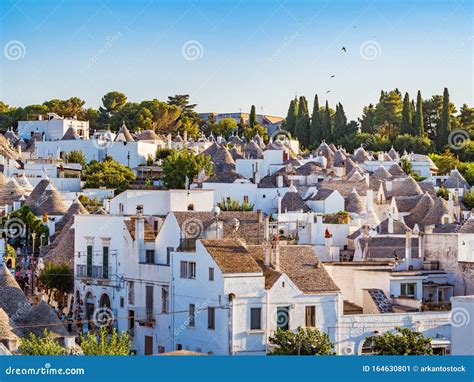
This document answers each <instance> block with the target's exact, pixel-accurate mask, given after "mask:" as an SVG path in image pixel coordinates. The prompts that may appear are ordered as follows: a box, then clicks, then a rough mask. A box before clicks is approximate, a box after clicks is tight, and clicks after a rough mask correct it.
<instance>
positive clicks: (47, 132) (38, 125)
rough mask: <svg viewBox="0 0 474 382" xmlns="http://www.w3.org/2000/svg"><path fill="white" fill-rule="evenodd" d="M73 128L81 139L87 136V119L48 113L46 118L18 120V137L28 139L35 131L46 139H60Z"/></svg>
mask: <svg viewBox="0 0 474 382" xmlns="http://www.w3.org/2000/svg"><path fill="white" fill-rule="evenodd" d="M69 129H73V130H74V131H75V133H76V134H77V135H78V136H79V137H82V138H83V139H88V138H89V121H79V120H77V119H74V118H63V117H60V116H59V115H57V114H55V113H48V118H47V119H43V118H42V116H40V118H39V119H37V120H34V121H18V137H19V138H20V139H24V140H29V139H31V137H32V136H33V134H35V133H39V134H41V135H42V136H43V139H44V140H46V141H57V140H60V139H62V137H63V136H64V134H66V131H68V130H69Z"/></svg>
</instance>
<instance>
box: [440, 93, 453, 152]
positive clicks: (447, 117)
mask: <svg viewBox="0 0 474 382" xmlns="http://www.w3.org/2000/svg"><path fill="white" fill-rule="evenodd" d="M450 130H451V113H450V112H449V92H448V88H444V92H443V109H442V111H441V123H440V126H439V131H438V134H437V136H438V139H437V146H438V147H437V148H438V150H441V149H442V148H443V147H444V146H446V145H447V144H448V143H449V142H448V137H449V132H450Z"/></svg>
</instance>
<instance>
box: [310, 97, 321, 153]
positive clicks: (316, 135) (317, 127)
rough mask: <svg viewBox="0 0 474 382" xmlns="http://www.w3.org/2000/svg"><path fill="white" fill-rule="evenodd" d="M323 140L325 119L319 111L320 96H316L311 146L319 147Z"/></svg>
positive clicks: (312, 117)
mask: <svg viewBox="0 0 474 382" xmlns="http://www.w3.org/2000/svg"><path fill="white" fill-rule="evenodd" d="M322 140H323V118H322V116H321V112H320V111H319V100H318V95H317V94H316V95H315V96H314V105H313V114H312V116H311V126H310V132H309V144H310V145H312V146H317V145H319V144H320V143H321V141H322Z"/></svg>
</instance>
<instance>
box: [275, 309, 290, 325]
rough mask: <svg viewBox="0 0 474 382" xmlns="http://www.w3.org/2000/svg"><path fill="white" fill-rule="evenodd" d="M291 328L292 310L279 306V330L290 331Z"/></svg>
mask: <svg viewBox="0 0 474 382" xmlns="http://www.w3.org/2000/svg"><path fill="white" fill-rule="evenodd" d="M289 327H290V308H289V307H287V306H279V307H278V308H277V328H279V329H282V330H288V329H289Z"/></svg>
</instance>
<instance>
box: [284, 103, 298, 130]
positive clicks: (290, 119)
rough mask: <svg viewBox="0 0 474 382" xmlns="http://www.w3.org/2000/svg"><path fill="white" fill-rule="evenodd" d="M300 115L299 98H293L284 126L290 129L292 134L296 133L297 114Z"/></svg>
mask: <svg viewBox="0 0 474 382" xmlns="http://www.w3.org/2000/svg"><path fill="white" fill-rule="evenodd" d="M297 115H298V100H297V99H296V98H295V99H292V100H291V101H290V106H289V107H288V113H287V115H286V119H285V121H284V124H283V126H282V128H284V129H285V130H286V131H288V132H289V133H290V134H291V135H292V136H294V135H295V127H296V116H297Z"/></svg>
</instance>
